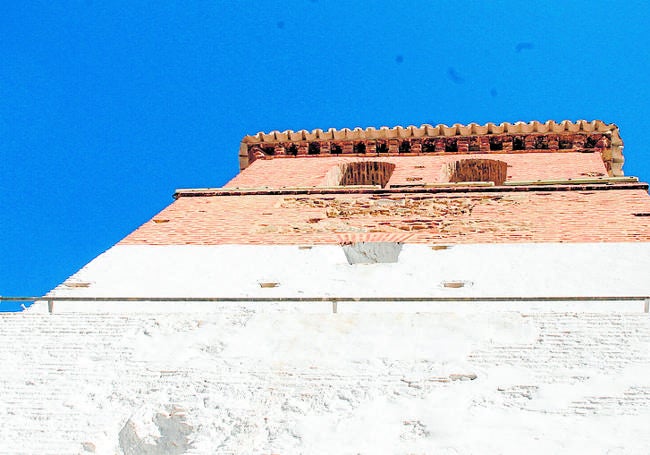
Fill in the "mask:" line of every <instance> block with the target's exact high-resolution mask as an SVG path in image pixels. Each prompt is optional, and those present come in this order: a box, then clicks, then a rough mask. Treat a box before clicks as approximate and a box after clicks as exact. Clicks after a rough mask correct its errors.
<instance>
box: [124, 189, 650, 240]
mask: <svg viewBox="0 0 650 455" xmlns="http://www.w3.org/2000/svg"><path fill="white" fill-rule="evenodd" d="M647 213H650V197H648V194H647V192H646V191H644V190H639V189H626V190H623V189H611V190H600V191H559V192H551V191H548V192H547V191H543V190H541V191H533V192H489V193H488V192H485V193H483V192H477V193H441V194H416V193H401V194H345V195H317V194H316V195H247V196H219V197H182V198H179V199H178V200H176V201H175V202H174V203H173V204H171V205H170V206H169V207H167V208H166V209H165V210H163V211H162V212H161V213H160V214H158V215H157V216H155V217H154V218H153V220H152V221H149V222H147V223H145V224H144V225H143V226H141V227H140V228H139V229H137V230H136V231H135V232H133V233H132V234H131V235H129V236H128V237H126V238H125V239H124V240H123V241H122V242H121V243H122V244H156V245H170V244H197V245H218V244H228V243H231V244H301V243H314V244H333V243H341V242H345V241H380V240H383V239H390V240H394V239H396V238H397V239H399V240H400V241H405V242H409V243H438V242H441V241H443V242H447V243H508V242H631V241H644V242H648V241H650V222H649V221H648V220H650V217H648V216H643V214H647ZM635 214H636V215H635Z"/></svg>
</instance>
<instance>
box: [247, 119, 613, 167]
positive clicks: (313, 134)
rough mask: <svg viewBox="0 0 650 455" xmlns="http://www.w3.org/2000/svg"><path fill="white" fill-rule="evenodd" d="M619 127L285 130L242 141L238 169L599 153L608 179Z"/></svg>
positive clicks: (520, 125) (597, 122) (539, 125)
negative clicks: (277, 162) (316, 161)
mask: <svg viewBox="0 0 650 455" xmlns="http://www.w3.org/2000/svg"><path fill="white" fill-rule="evenodd" d="M622 150H623V141H622V140H621V137H620V134H619V130H618V126H616V125H615V124H613V123H609V124H608V123H605V122H603V121H601V120H593V121H586V120H578V121H576V122H572V121H570V120H563V121H561V122H555V121H554V120H549V121H546V122H545V123H541V122H538V121H532V122H528V123H526V122H515V123H508V122H504V123H500V124H495V123H486V124H484V125H479V124H477V123H470V124H468V125H462V124H459V123H456V124H454V125H452V126H447V125H444V124H438V125H436V126H433V125H428V124H424V125H421V126H419V127H416V126H413V125H410V126H407V127H402V126H396V127H392V128H389V127H386V126H382V127H380V128H379V129H377V128H373V127H368V128H366V129H362V128H359V127H357V128H354V129H349V128H343V129H340V130H337V129H334V128H330V129H328V130H327V131H325V130H322V129H315V130H312V131H307V130H300V131H291V130H286V131H283V132H280V131H271V132H270V133H263V132H260V133H257V134H255V135H248V136H245V137H244V138H243V139H242V142H241V146H240V151H239V163H240V169H241V170H243V169H245V168H246V167H248V165H249V164H250V163H252V162H253V161H255V160H257V159H272V158H295V157H307V156H311V157H315V156H322V157H325V156H330V157H331V156H339V155H344V156H359V157H363V156H367V157H375V156H412V155H447V154H454V153H459V154H467V153H470V154H473V153H481V154H485V153H500V154H502V153H509V154H510V153H531V152H532V153H535V152H541V153H549V152H582V151H585V152H600V154H601V156H602V159H603V163H604V164H605V168H606V169H607V172H608V173H609V175H610V176H614V177H617V176H622V175H623V171H622V167H623V153H622Z"/></svg>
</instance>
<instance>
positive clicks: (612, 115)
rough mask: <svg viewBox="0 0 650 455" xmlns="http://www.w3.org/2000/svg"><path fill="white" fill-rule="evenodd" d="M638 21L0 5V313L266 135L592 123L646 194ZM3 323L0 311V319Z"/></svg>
mask: <svg viewBox="0 0 650 455" xmlns="http://www.w3.org/2000/svg"><path fill="white" fill-rule="evenodd" d="M649 10H650V6H648V4H647V2H633V1H626V2H604V1H589V2H559V1H558V2H551V1H548V2H515V1H492V2H478V1H477V2H466V3H462V2H451V1H450V2H440V1H413V2H403V3H400V2H392V1H369V2H365V3H364V2H358V1H355V2H353V1H349V2H348V1H332V0H296V1H285V2H275V1H273V2H271V1H266V2H252V1H250V2H249V1H237V0H231V1H216V0H212V1H199V2H155V1H147V2H144V1H142V2H140V1H124V2H118V1H101V2H100V1H97V0H86V1H70V2H51V1H46V2H36V1H34V2H2V3H1V4H0V156H1V157H2V165H1V166H0V229H1V232H2V235H1V237H0V295H5V296H7V295H14V296H15V295H41V294H43V293H45V292H47V291H48V290H49V289H51V288H52V287H54V286H56V285H57V284H58V283H60V282H62V281H63V280H65V279H66V278H67V277H68V276H69V275H71V274H72V273H74V272H75V271H77V270H78V269H79V268H80V267H82V266H83V265H84V264H86V263H88V262H89V261H90V260H91V259H92V258H94V257H95V256H97V255H98V254H100V253H101V252H103V251H105V250H106V249H108V248H109V247H110V246H112V245H113V244H115V243H116V242H117V241H119V240H120V239H121V238H123V237H124V236H125V235H127V234H128V233H129V232H131V231H133V230H134V229H135V228H136V227H138V226H139V225H140V224H141V223H143V222H145V221H146V220H148V219H150V218H151V217H152V216H153V215H154V214H155V213H157V212H158V211H159V210H161V209H162V208H163V207H165V206H166V205H168V204H169V203H170V202H171V201H172V198H171V195H172V193H173V191H174V189H175V188H184V187H214V186H221V185H223V184H224V183H225V182H226V181H228V180H229V179H230V178H232V177H233V176H234V175H235V174H236V173H237V171H238V167H237V153H238V147H239V142H240V140H241V138H242V137H243V136H244V135H246V134H252V133H256V132H258V131H270V130H274V129H279V130H285V129H294V130H298V129H303V128H304V129H313V128H323V129H327V128H330V127H335V128H344V127H351V128H352V127H355V126H361V127H367V126H375V127H379V126H382V125H386V126H394V125H410V124H414V125H420V124H422V123H431V124H437V123H446V124H453V123H457V122H459V123H469V122H473V121H474V122H478V123H485V122H488V121H494V122H501V121H509V122H514V121H517V120H524V121H530V120H540V121H545V120H548V119H554V120H558V121H559V120H563V119H570V120H577V119H583V118H584V119H587V120H592V119H602V120H604V121H606V122H614V123H616V124H618V125H619V127H620V129H621V134H622V137H623V140H624V142H625V149H624V154H625V156H626V159H627V161H626V164H625V166H624V170H625V172H626V174H627V175H636V176H638V177H640V178H641V179H642V180H644V181H648V180H650V158H648V156H647V154H646V150H645V142H646V141H645V140H644V139H643V138H644V137H645V136H646V135H647V133H646V132H645V130H646V129H647V126H646V124H647V122H648V121H649V120H650V115H649V114H650V112H649V111H650V103H649V101H650V85H649V84H648V75H649V74H650V33H649V32H650V30H649V28H650V26H649V24H650V20H649V19H650V17H649ZM12 308H15V306H12V305H9V304H8V303H4V304H0V309H4V310H9V309H12Z"/></svg>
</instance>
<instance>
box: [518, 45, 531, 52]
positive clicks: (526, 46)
mask: <svg viewBox="0 0 650 455" xmlns="http://www.w3.org/2000/svg"><path fill="white" fill-rule="evenodd" d="M534 47H535V46H534V45H533V43H517V45H516V46H515V50H516V51H517V52H521V51H525V50H528V51H529V50H531V49H533V48H534Z"/></svg>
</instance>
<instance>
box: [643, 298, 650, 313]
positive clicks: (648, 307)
mask: <svg viewBox="0 0 650 455" xmlns="http://www.w3.org/2000/svg"><path fill="white" fill-rule="evenodd" d="M649 311H650V297H646V299H645V303H644V304H643V312H644V313H647V312H649Z"/></svg>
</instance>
